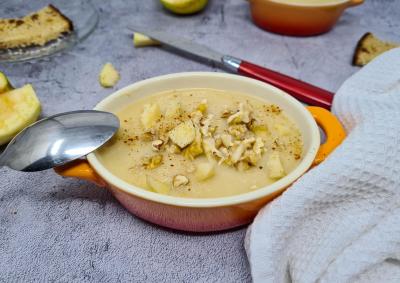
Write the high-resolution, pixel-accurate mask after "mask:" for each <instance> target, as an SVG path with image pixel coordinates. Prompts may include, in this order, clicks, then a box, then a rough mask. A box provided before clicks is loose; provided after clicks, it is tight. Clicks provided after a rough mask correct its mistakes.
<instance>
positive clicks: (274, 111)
mask: <svg viewBox="0 0 400 283" xmlns="http://www.w3.org/2000/svg"><path fill="white" fill-rule="evenodd" d="M116 114H117V116H118V117H119V119H120V121H121V128H120V130H119V132H118V133H117V135H116V136H115V137H114V138H113V139H112V140H111V141H110V142H109V143H108V144H106V145H105V146H104V147H102V148H101V149H100V150H99V151H98V152H97V156H98V158H99V160H100V161H101V162H102V164H103V165H104V166H105V167H106V168H107V169H108V170H109V171H111V172H112V173H113V174H114V175H116V176H117V177H119V178H120V179H122V180H124V181H126V182H128V183H130V184H133V185H136V186H138V187H141V188H143V189H147V190H151V191H155V192H158V193H162V194H167V195H172V196H179V197H191V198H210V197H223V196H230V195H235V194H241V193H246V192H250V191H252V190H256V189H258V188H261V187H263V186H265V185H268V184H271V183H273V182H275V181H276V180H278V179H280V178H282V177H284V176H285V175H287V174H288V173H289V172H290V171H291V170H293V168H295V167H296V166H297V165H298V164H299V163H300V161H301V157H302V149H303V143H302V137H301V133H300V131H299V130H298V128H297V127H296V125H295V123H293V122H292V121H290V120H289V119H288V117H287V116H286V115H285V113H283V111H282V110H281V109H280V108H279V107H278V106H276V105H273V104H269V103H267V102H266V101H265V100H261V99H260V98H257V97H253V96H249V95H244V94H241V93H232V92H226V91H220V90H215V89H179V90H173V91H168V92H163V93H158V94H155V95H152V96H147V97H145V98H142V99H139V100H137V101H135V102H134V103H132V104H130V105H127V106H125V108H123V109H121V111H120V112H118V113H116Z"/></svg>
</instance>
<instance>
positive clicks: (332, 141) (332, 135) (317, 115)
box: [307, 106, 346, 165]
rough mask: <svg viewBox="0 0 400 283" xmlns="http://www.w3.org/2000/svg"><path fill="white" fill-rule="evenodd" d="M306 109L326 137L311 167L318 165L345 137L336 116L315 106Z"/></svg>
mask: <svg viewBox="0 0 400 283" xmlns="http://www.w3.org/2000/svg"><path fill="white" fill-rule="evenodd" d="M307 109H308V110H309V111H310V112H311V115H312V116H313V117H314V119H315V121H316V122H317V124H318V126H320V127H321V128H322V130H323V131H324V132H325V135H326V141H325V143H323V144H321V146H320V147H319V150H318V153H317V156H316V157H315V159H314V163H313V165H318V164H320V163H321V162H322V161H324V160H325V158H326V157H327V156H328V155H329V154H330V153H331V152H332V151H333V150H334V149H335V148H336V147H337V146H338V145H340V144H341V143H342V141H343V140H344V138H345V137H346V132H345V130H344V128H343V126H342V124H340V122H339V120H338V119H337V118H336V116H335V115H333V114H332V113H331V112H329V111H328V110H326V109H324V108H321V107H316V106H308V107H307Z"/></svg>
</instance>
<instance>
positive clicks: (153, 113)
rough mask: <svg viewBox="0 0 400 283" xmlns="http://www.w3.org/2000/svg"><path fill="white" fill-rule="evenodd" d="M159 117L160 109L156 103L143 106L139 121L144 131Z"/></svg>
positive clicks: (149, 128)
mask: <svg viewBox="0 0 400 283" xmlns="http://www.w3.org/2000/svg"><path fill="white" fill-rule="evenodd" d="M160 118H161V110H160V107H159V106H158V104H157V103H154V104H146V105H145V106H144V109H143V112H142V115H141V116H140V121H141V122H142V126H143V129H144V130H145V131H148V130H151V128H152V127H153V126H154V124H155V123H156V122H157V120H158V119H160Z"/></svg>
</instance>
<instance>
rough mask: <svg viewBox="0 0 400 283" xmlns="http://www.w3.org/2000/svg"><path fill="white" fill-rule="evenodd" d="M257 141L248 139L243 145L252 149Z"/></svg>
mask: <svg viewBox="0 0 400 283" xmlns="http://www.w3.org/2000/svg"><path fill="white" fill-rule="evenodd" d="M255 141H256V139H255V138H254V137H250V138H247V139H245V140H243V144H244V146H245V147H246V148H251V147H252V146H253V144H254V143H255Z"/></svg>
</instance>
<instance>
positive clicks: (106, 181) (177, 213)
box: [56, 72, 345, 232]
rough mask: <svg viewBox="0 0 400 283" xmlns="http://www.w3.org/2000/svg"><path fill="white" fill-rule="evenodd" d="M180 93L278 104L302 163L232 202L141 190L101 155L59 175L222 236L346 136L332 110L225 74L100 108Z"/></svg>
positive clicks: (184, 79)
mask: <svg viewBox="0 0 400 283" xmlns="http://www.w3.org/2000/svg"><path fill="white" fill-rule="evenodd" d="M180 88H213V89H220V90H225V91H233V92H241V93H245V94H248V95H251V96H257V97H261V98H263V99H265V100H266V101H268V102H270V103H274V104H277V105H279V106H280V107H281V108H282V109H283V111H284V112H285V113H286V115H288V116H289V117H290V118H291V119H292V120H293V121H295V122H296V124H297V126H298V127H299V129H300V131H301V132H302V136H303V143H304V148H303V156H302V160H301V162H300V164H299V165H298V166H297V167H296V168H295V169H294V170H293V171H292V172H290V173H289V174H288V175H287V176H285V177H284V178H282V179H280V180H278V181H277V182H275V183H273V184H271V185H268V186H265V187H263V188H260V189H258V190H254V191H252V192H248V193H245V194H240V195H234V196H229V197H220V198H203V199H193V198H181V197H173V196H168V195H162V194H157V193H154V192H151V191H149V190H146V189H142V188H138V187H136V186H134V185H132V184H129V183H127V182H125V181H124V180H121V179H119V178H118V177H117V176H115V175H113V174H112V173H111V172H110V171H109V170H108V169H107V168H106V167H104V166H103V164H102V163H101V162H100V160H99V159H98V158H97V155H96V152H94V153H91V154H89V155H88V156H87V160H79V161H75V162H72V163H70V164H67V165H65V166H62V167H58V168H56V172H57V173H59V174H60V175H62V176H66V177H77V178H81V179H86V180H90V181H92V182H94V183H96V184H97V185H98V186H100V187H107V188H108V189H109V190H110V191H111V192H112V194H113V195H114V196H115V197H116V199H117V200H118V201H119V202H120V203H121V204H122V205H123V206H124V207H125V208H126V209H127V210H129V211H130V212H131V213H132V214H134V215H137V216H139V217H141V218H143V219H145V220H147V221H149V222H152V223H155V224H158V225H161V226H164V227H169V228H173V229H177V230H184V231H194V232H207V231H220V230H225V229H229V228H233V227H237V226H241V225H244V224H247V223H249V222H250V221H252V219H253V218H254V216H255V215H256V214H257V212H258V211H259V210H260V208H261V207H263V206H264V205H265V204H266V203H267V202H269V201H271V200H272V199H273V198H275V197H276V196H278V195H279V194H280V193H282V192H283V191H284V190H285V189H286V188H287V187H289V186H290V185H291V184H292V183H293V182H294V181H295V180H296V179H297V178H299V177H300V176H301V175H302V174H304V173H305V172H306V171H307V170H308V169H309V168H310V167H311V166H312V165H313V164H316V163H319V162H321V161H322V160H323V159H324V158H325V157H326V155H328V154H329V153H330V152H331V151H332V150H333V149H334V148H335V147H336V146H337V145H338V144H339V143H340V142H341V141H342V140H343V138H344V136H345V134H344V130H343V128H342V127H341V125H340V123H339V122H338V121H337V120H336V118H335V117H334V116H333V115H332V114H331V113H330V112H329V111H327V110H325V109H323V108H318V107H311V108H309V109H307V108H305V107H304V106H303V105H302V104H301V103H300V102H298V101H297V100H295V99H294V98H292V97H291V96H289V95H288V94H286V93H285V92H283V91H281V90H279V89H277V88H275V87H273V86H271V85H269V84H266V83H263V82H260V81H256V80H253V79H249V78H245V77H242V76H238V75H231V74H222V73H208V72H204V73H203V72H201V73H178V74H172V75H166V76H161V77H156V78H152V79H148V80H144V81H141V82H137V83H135V84H132V85H130V86H127V87H125V88H123V89H121V90H119V91H117V92H115V93H114V94H111V95H110V96H109V97H107V98H105V99H104V100H103V101H101V102H100V103H99V104H98V105H97V106H96V107H95V109H96V110H103V111H110V112H114V113H115V112H118V111H119V110H120V109H121V108H122V107H124V106H126V105H127V104H130V103H135V101H136V100H138V99H140V98H142V97H145V96H148V95H151V94H154V93H158V92H162V91H167V90H172V89H180ZM316 121H317V122H316ZM317 123H318V124H319V125H320V126H321V127H322V128H323V129H324V131H325V133H326V135H327V140H326V142H325V143H324V144H323V145H320V135H319V129H318V126H317Z"/></svg>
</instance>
